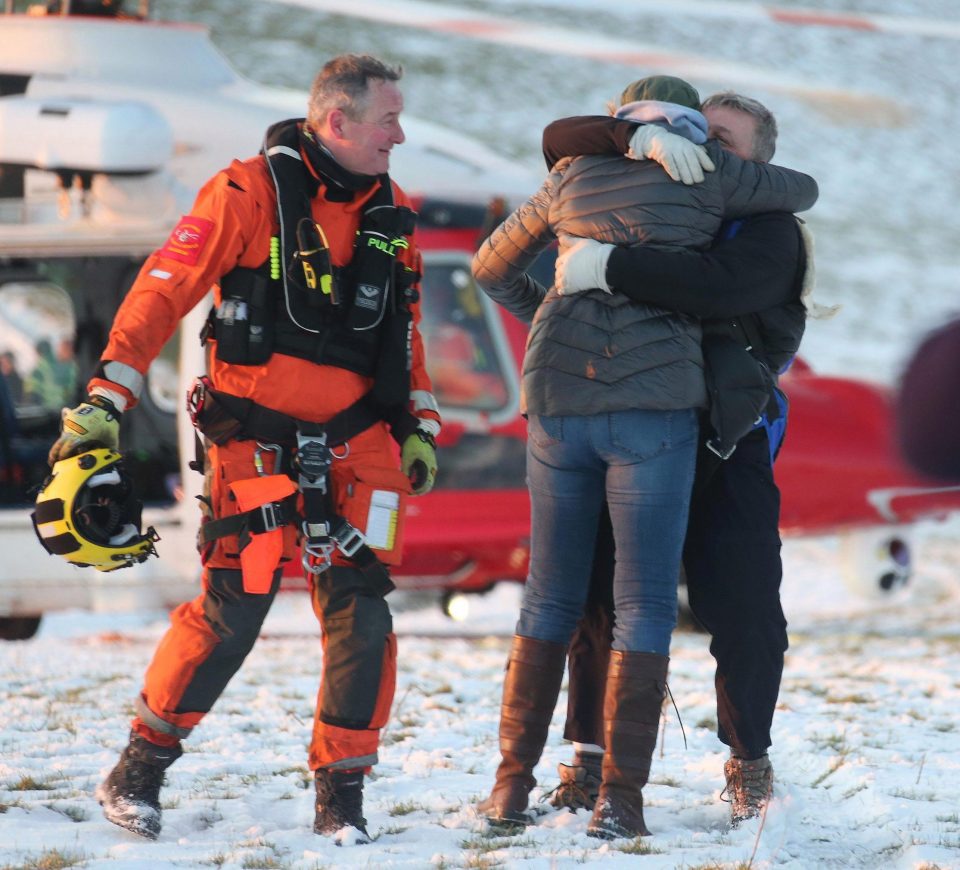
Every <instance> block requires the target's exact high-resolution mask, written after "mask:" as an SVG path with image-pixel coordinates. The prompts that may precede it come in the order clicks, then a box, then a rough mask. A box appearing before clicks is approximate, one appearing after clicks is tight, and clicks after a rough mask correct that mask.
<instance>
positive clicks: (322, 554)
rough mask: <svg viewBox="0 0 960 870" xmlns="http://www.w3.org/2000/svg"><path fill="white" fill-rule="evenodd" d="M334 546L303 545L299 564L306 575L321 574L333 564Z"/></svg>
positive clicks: (328, 544) (326, 544)
mask: <svg viewBox="0 0 960 870" xmlns="http://www.w3.org/2000/svg"><path fill="white" fill-rule="evenodd" d="M333 551H334V545H333V544H331V543H329V539H327V543H316V544H310V543H307V544H304V545H303V555H302V556H301V557H300V564H301V565H303V570H304V571H306V572H307V573H308V574H314V575H317V574H322V573H323V572H324V571H326V570H327V568H329V567H330V565H331V564H332V563H333V558H332V557H333Z"/></svg>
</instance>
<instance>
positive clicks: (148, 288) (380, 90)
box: [50, 55, 440, 842]
mask: <svg viewBox="0 0 960 870" xmlns="http://www.w3.org/2000/svg"><path fill="white" fill-rule="evenodd" d="M400 75H401V72H400V71H399V70H397V69H394V68H392V67H390V66H388V65H386V64H384V63H383V62H381V61H379V60H377V59H376V58H373V57H370V56H366V55H341V56H339V57H336V58H334V59H333V60H331V61H330V62H328V63H327V64H326V65H325V66H324V68H323V69H322V70H321V72H320V73H319V74H318V75H317V77H316V79H315V81H314V83H313V86H312V89H311V93H310V99H309V104H308V115H307V118H306V119H305V120H291V121H287V122H281V123H280V124H276V125H274V126H273V127H271V128H270V130H269V131H268V132H267V136H266V138H265V142H264V149H263V152H262V153H261V154H260V155H258V156H256V157H254V158H252V159H249V160H246V161H243V162H240V161H234V162H233V163H232V164H231V165H230V167H229V168H227V169H225V170H224V171H222V172H220V173H218V174H217V175H216V176H214V177H213V178H212V179H211V180H210V181H209V182H207V184H206V185H205V186H204V187H203V188H202V190H201V191H200V193H199V195H198V197H197V200H196V202H195V204H194V207H193V211H192V213H191V214H190V215H188V216H186V217H184V218H183V219H182V220H181V221H180V223H179V224H178V226H177V227H176V228H175V229H174V231H173V233H172V234H171V236H170V238H169V239H168V241H167V242H166V244H165V245H164V246H163V247H162V248H161V249H159V250H158V251H156V252H155V253H154V254H152V255H151V256H150V257H149V258H148V260H147V261H146V263H145V264H144V266H143V268H142V270H141V272H140V274H139V276H138V278H137V280H136V282H135V284H134V285H133V287H132V288H131V290H130V293H129V294H128V296H127V297H126V299H125V300H124V302H123V304H122V305H121V306H120V309H119V311H118V313H117V316H116V319H115V321H114V324H113V328H112V330H111V333H110V339H109V343H108V345H107V347H106V349H105V350H104V353H103V356H102V358H101V361H100V365H99V368H98V370H97V372H96V374H95V376H94V377H93V379H92V380H91V381H90V383H89V386H88V392H89V397H88V399H87V401H86V402H84V403H82V404H81V405H80V406H79V407H78V408H75V409H72V410H66V409H65V410H64V415H63V424H62V433H61V436H60V438H59V440H58V441H57V442H56V443H55V444H54V446H53V448H52V450H51V455H50V461H51V464H53V462H55V461H57V460H59V459H63V458H65V457H67V456H70V455H75V454H76V453H79V452H83V451H85V450H89V449H91V448H92V447H95V446H112V447H114V448H116V447H117V443H118V422H119V419H120V416H121V413H123V412H125V411H126V410H127V409H129V408H131V407H133V406H134V405H135V404H136V402H137V398H138V395H139V393H140V391H141V388H142V387H143V383H144V377H145V375H146V372H147V369H148V366H149V365H150V363H151V361H152V360H153V359H154V358H155V357H156V356H157V354H158V353H159V351H160V349H161V348H162V347H163V345H164V343H165V342H166V341H167V340H168V339H169V338H170V336H171V335H172V334H173V332H174V330H175V329H176V327H177V324H178V323H179V321H180V320H181V318H183V317H184V316H185V315H186V314H187V313H188V312H189V311H190V310H191V309H192V308H193V307H194V306H195V305H196V304H197V303H199V302H200V301H201V300H202V299H203V298H204V296H205V295H206V294H207V291H208V290H209V289H210V288H211V287H213V288H214V308H213V310H212V311H211V314H210V317H209V319H208V322H207V327H206V328H205V329H204V334H203V336H202V337H203V338H204V340H205V347H206V352H207V371H208V376H207V377H204V378H202V379H200V380H199V381H198V382H197V385H196V387H195V389H194V391H193V394H192V397H191V412H192V414H193V417H194V422H195V424H196V426H197V428H198V429H199V430H200V432H201V434H202V435H203V443H204V446H205V490H204V496H203V499H202V508H201V509H202V513H203V517H202V522H201V527H200V534H199V549H200V555H201V560H202V563H203V575H202V576H203V579H202V591H201V593H200V595H198V597H197V598H196V599H194V600H193V601H190V602H187V603H185V604H182V605H180V606H179V607H178V608H177V609H176V610H175V611H174V612H173V614H172V616H171V623H172V624H171V627H170V628H169V630H168V631H167V633H166V635H165V636H164V637H163V639H162V640H161V641H160V644H159V646H158V648H157V650H156V653H155V654H154V658H153V661H152V662H151V664H150V666H149V668H148V669H147V673H146V677H145V681H144V686H143V689H142V692H141V694H140V696H139V697H138V698H137V704H136V717H135V719H134V720H133V724H132V730H131V734H130V741H129V744H128V746H127V747H126V748H125V749H124V751H123V753H122V755H121V757H120V760H119V762H118V763H117V765H116V766H115V767H114V769H113V770H112V771H111V773H110V775H109V776H108V778H107V779H106V781H105V782H104V783H103V784H102V785H101V786H100V787H99V788H98V789H97V797H98V799H99V800H100V803H101V804H102V805H103V807H104V813H105V815H106V817H107V818H108V819H109V820H110V821H112V822H114V823H115V824H118V825H120V826H122V827H125V828H127V829H129V830H131V831H134V832H135V833H138V834H141V835H142V836H145V837H148V838H151V839H155V838H156V837H157V836H158V835H159V832H160V803H159V792H160V786H161V784H162V782H163V776H164V771H165V770H166V768H167V767H168V766H169V765H170V764H171V763H172V762H173V761H175V760H176V759H177V758H178V757H179V756H180V754H181V752H182V750H181V746H180V743H181V740H182V739H184V738H185V737H187V736H188V735H189V734H190V732H191V730H192V729H193V728H195V727H196V726H197V725H198V724H199V722H200V721H201V719H203V717H204V715H205V714H206V713H207V712H208V711H209V710H210V709H211V707H212V706H213V704H214V702H215V701H216V699H217V698H218V697H219V695H220V694H221V692H222V691H223V689H224V688H225V686H226V685H227V683H228V681H229V680H230V678H231V677H232V676H233V674H234V673H236V671H237V670H238V669H239V667H240V665H241V664H242V662H243V660H244V658H245V657H246V655H247V654H248V652H249V651H250V649H251V648H252V646H253V644H254V642H255V640H256V638H257V635H258V634H259V631H260V628H261V625H262V623H263V620H264V618H265V616H266V614H267V611H268V610H269V608H270V605H271V603H272V601H273V598H274V596H275V595H276V592H277V589H278V587H279V585H280V574H281V567H280V566H281V565H282V564H283V563H284V562H286V561H289V560H290V559H293V558H301V552H302V553H303V556H302V558H303V561H304V566H305V568H306V570H307V578H308V581H309V585H310V589H311V596H312V603H313V607H314V610H315V612H316V614H317V616H318V619H319V621H320V624H321V627H322V629H323V632H322V633H323V670H322V675H321V684H320V692H319V696H318V700H317V709H316V716H315V721H314V726H313V734H312V739H311V741H310V749H309V763H310V767H311V769H312V770H313V771H314V772H315V775H314V780H315V785H316V816H315V822H314V830H315V831H316V832H317V833H320V834H328V835H335V836H337V838H338V841H347V842H366V841H368V836H367V832H366V829H365V824H366V822H365V819H364V818H363V815H362V796H363V778H364V774H365V773H366V772H368V771H369V769H370V766H371V765H372V764H374V763H375V762H376V761H377V748H378V744H379V734H380V729H381V728H382V727H383V726H384V725H385V723H386V721H387V717H388V714H389V711H390V705H391V703H392V699H393V693H394V687H395V682H396V639H395V637H394V635H393V633H392V622H391V616H390V610H389V607H388V606H387V603H386V601H385V600H384V596H385V595H386V593H387V592H389V590H390V589H391V588H392V584H391V583H390V581H389V576H388V571H387V566H389V565H392V564H396V563H397V562H398V561H399V559H400V555H401V547H402V531H403V530H402V525H403V514H404V503H405V500H406V499H407V498H408V497H409V495H410V494H413V495H420V494H423V493H426V492H428V491H429V490H430V488H431V487H432V485H433V481H434V478H435V475H436V468H437V465H436V458H435V445H434V436H435V435H436V434H437V433H438V432H439V429H440V418H439V413H438V409H437V405H436V402H435V400H434V398H433V394H432V388H431V384H430V380H429V377H428V375H427V373H426V370H425V366H424V352H423V345H422V341H421V338H420V334H419V331H418V329H417V323H418V322H419V319H420V310H419V304H418V298H419V291H418V289H417V288H418V281H419V277H420V274H419V271H420V265H421V264H420V255H419V253H418V252H417V249H416V247H415V245H414V243H413V240H412V239H411V238H410V235H411V234H412V232H413V218H414V217H415V215H414V213H413V212H412V211H411V210H410V208H409V200H408V199H407V197H406V195H405V194H404V193H403V191H401V190H400V189H399V188H398V187H397V186H396V185H395V184H393V182H391V181H390V179H389V176H388V175H387V169H388V166H389V159H390V152H391V149H392V148H393V147H394V146H395V145H399V144H400V143H402V142H403V141H404V134H403V130H402V128H401V126H400V121H399V116H400V112H401V110H402V108H403V97H402V94H401V92H400V89H399V87H398V85H397V81H398V80H399V78H400ZM394 441H395V442H396V445H395V444H394V443H393V442H394ZM398 452H399V462H398ZM301 546H302V548H303V549H302V551H301Z"/></svg>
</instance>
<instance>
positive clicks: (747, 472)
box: [564, 429, 787, 758]
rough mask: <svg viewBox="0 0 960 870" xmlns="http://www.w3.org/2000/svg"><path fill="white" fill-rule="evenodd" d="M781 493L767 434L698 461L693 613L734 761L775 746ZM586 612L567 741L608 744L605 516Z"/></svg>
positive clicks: (691, 549) (781, 648)
mask: <svg viewBox="0 0 960 870" xmlns="http://www.w3.org/2000/svg"><path fill="white" fill-rule="evenodd" d="M779 520H780V491H779V489H778V488H777V485H776V483H775V482H774V479H773V469H772V467H771V463H770V453H769V448H768V446H767V435H766V432H764V431H763V430H762V429H761V430H756V431H754V432H751V433H750V434H749V435H747V436H746V437H745V438H743V439H742V440H741V441H740V443H739V444H738V446H737V449H736V451H734V453H733V455H732V456H730V458H729V459H727V460H725V461H723V462H720V461H719V460H717V459H716V457H714V455H713V454H712V453H710V452H709V451H706V450H704V451H703V452H702V454H701V455H700V456H699V457H698V460H697V476H696V479H695V482H694V492H693V499H692V501H691V507H690V518H689V522H688V526H687V537H686V541H685V543H684V553H683V565H684V571H685V574H686V583H687V592H688V596H689V601H690V608H691V610H692V611H693V613H694V616H696V618H697V620H698V621H699V622H700V623H701V625H703V627H704V628H705V629H706V630H707V631H708V632H709V633H710V635H711V643H710V652H711V653H712V654H713V657H714V659H715V660H716V662H717V669H716V676H715V684H716V691H717V736H718V737H719V738H720V740H721V741H722V742H723V743H725V744H727V745H728V746H730V747H731V749H732V751H733V753H734V754H735V755H739V756H741V757H744V758H755V757H757V756H760V755H762V754H763V753H764V752H766V750H767V748H768V747H769V746H770V743H771V740H770V726H771V723H772V721H773V712H774V708H775V707H776V703H777V695H778V693H779V690H780V678H781V675H782V673H783V656H784V653H785V652H786V650H787V623H786V619H785V618H784V615H783V609H782V608H781V606H780V581H781V577H782V574H783V570H782V564H781V561H780V532H779ZM600 522H601V527H600V529H599V533H598V536H597V549H596V553H595V559H594V571H593V576H592V577H591V590H590V595H589V597H588V601H587V611H586V614H585V616H584V619H583V621H582V622H581V624H580V625H579V626H578V628H577V631H576V633H575V635H574V638H573V641H572V643H571V648H570V663H569V666H570V681H569V699H568V706H567V723H566V729H565V731H564V736H565V737H566V738H567V739H568V740H575V741H578V742H582V743H596V744H599V745H603V731H602V728H600V727H598V723H601V722H602V710H603V687H604V682H605V670H606V655H607V654H608V651H609V646H610V639H611V637H612V635H611V633H610V632H611V626H612V621H613V618H614V616H613V613H612V595H611V593H610V589H611V587H612V582H613V559H614V548H613V538H612V534H611V533H610V529H609V520H608V519H605V518H604V517H601V521H600Z"/></svg>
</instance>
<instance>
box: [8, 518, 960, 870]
mask: <svg viewBox="0 0 960 870" xmlns="http://www.w3.org/2000/svg"><path fill="white" fill-rule="evenodd" d="M958 531H960V527H958V525H957V524H954V525H953V527H952V528H950V527H946V528H944V527H940V528H936V529H934V528H931V529H928V530H926V531H925V534H924V535H923V536H922V539H923V548H922V549H923V551H924V553H923V555H925V556H929V557H930V558H929V559H925V560H924V561H925V562H927V563H928V564H930V565H933V566H935V570H929V571H925V572H923V573H922V575H921V576H920V577H919V578H918V579H917V586H916V588H915V589H914V590H913V591H912V593H910V594H906V593H905V594H904V596H903V597H902V598H899V599H894V600H889V601H886V602H865V601H863V600H862V599H857V598H854V597H852V596H851V595H850V594H849V593H847V592H846V590H845V588H844V586H843V584H842V582H841V580H840V578H839V576H838V572H837V567H836V566H837V552H836V542H835V541H832V540H830V539H818V540H815V541H791V542H789V543H788V544H787V547H786V567H787V578H788V580H787V589H786V593H785V599H786V607H787V611H788V614H789V617H790V621H791V632H790V640H791V650H790V652H789V654H788V658H787V667H786V674H785V678H784V683H783V689H782V691H781V697H780V704H779V709H778V712H777V717H776V720H775V728H774V736H775V746H774V753H773V759H774V764H775V765H776V771H777V777H778V782H777V786H776V793H775V800H774V801H773V803H772V804H771V807H770V809H769V812H768V814H767V817H766V820H765V822H764V824H763V825H762V830H761V825H760V824H759V823H756V822H755V823H751V824H747V825H744V826H743V827H742V828H740V829H738V830H735V831H730V830H729V829H728V825H727V819H728V812H729V810H728V807H727V805H726V804H724V803H722V802H721V800H720V797H719V796H720V791H721V788H722V779H723V777H722V766H723V761H724V758H725V755H724V753H723V751H722V749H723V748H722V747H721V745H720V744H719V743H718V741H717V739H716V737H715V736H714V730H715V727H716V714H715V710H714V700H713V690H712V664H711V662H712V660H711V659H710V656H709V654H708V652H707V649H706V641H705V639H704V638H703V636H701V635H696V634H690V633H683V632H681V633H678V634H677V636H676V639H675V642H674V647H673V656H672V669H671V676H670V685H671V689H672V691H673V695H674V697H675V699H676V703H677V705H678V707H679V709H680V714H681V716H682V719H683V725H684V729H685V731H686V739H687V746H686V748H685V747H684V740H683V736H682V734H681V730H680V727H679V726H678V723H677V719H676V717H675V715H674V714H672V713H668V714H667V715H666V717H665V721H664V730H663V735H662V747H661V750H660V751H659V752H658V754H657V756H656V758H655V762H654V769H653V777H652V784H651V785H650V786H649V787H648V788H647V789H646V790H645V801H646V804H647V806H648V807H649V809H648V812H647V822H648V825H649V827H650V828H651V830H652V831H653V832H654V835H653V837H651V838H646V839H644V840H642V841H639V842H632V841H616V842H614V843H609V844H604V843H600V842H598V841H596V840H592V839H590V838H588V837H587V836H586V833H585V832H586V825H587V820H588V816H587V815H586V813H584V812H582V811H581V812H580V813H578V814H576V815H572V814H568V813H566V812H563V813H560V812H555V811H551V812H550V813H548V814H546V815H544V816H543V817H542V819H541V820H540V822H539V824H537V825H536V826H535V827H531V828H530V829H528V830H527V831H525V832H524V833H523V834H521V835H518V836H515V837H492V836H490V835H489V834H488V833H486V832H484V829H483V826H482V824H481V823H480V822H479V821H478V819H477V818H476V816H475V814H474V812H473V810H472V805H473V804H474V803H475V801H476V800H477V799H479V798H480V797H482V796H485V794H486V792H487V791H488V790H489V788H490V785H491V783H492V778H493V773H494V769H495V766H496V761H497V752H496V730H497V714H498V703H499V691H500V684H501V675H502V669H503V664H504V660H505V656H506V651H507V647H508V644H509V639H508V635H509V633H510V631H511V628H512V622H513V618H514V617H513V614H514V613H515V611H516V607H517V602H518V595H517V593H518V592H519V588H518V587H513V586H510V587H505V588H499V587H498V589H496V590H495V591H494V592H493V593H491V595H490V596H489V597H487V598H485V599H479V600H478V601H476V602H475V608H476V610H477V614H476V618H475V619H474V620H472V621H471V622H470V623H469V624H468V628H467V631H468V633H466V634H465V633H463V632H462V631H461V630H460V629H459V628H458V627H457V626H456V625H455V624H453V623H451V622H450V620H448V619H446V617H443V616H442V615H441V614H440V612H439V610H438V609H437V608H436V607H431V606H425V601H424V600H423V599H422V598H415V597H412V596H408V597H406V598H400V599H398V600H397V602H396V608H397V610H398V611H399V612H398V613H397V619H396V622H397V628H398V630H399V632H400V675H399V685H398V689H397V696H396V701H395V704H394V710H393V717H392V721H391V723H390V725H389V727H388V728H387V731H386V735H385V739H384V746H383V749H382V752H381V763H380V764H379V765H378V766H377V768H376V772H375V775H374V776H373V777H372V778H371V780H370V781H369V783H368V785H367V788H366V815H367V819H368V821H369V830H370V832H371V834H373V835H374V836H375V837H376V840H375V842H374V843H373V844H371V845H369V846H363V847H352V848H350V847H338V846H335V845H333V844H331V843H330V842H329V841H327V840H325V839H322V838H319V837H317V836H315V835H313V834H312V833H311V832H310V825H311V824H312V819H313V816H312V809H311V797H312V789H310V780H309V774H308V771H307V767H306V763H305V742H306V739H307V736H308V734H309V729H310V719H311V715H312V710H313V704H314V697H315V692H316V685H317V670H318V659H319V644H318V641H317V637H316V629H315V627H314V623H313V618H312V615H311V614H310V610H309V606H308V603H307V601H306V598H305V597H304V596H302V595H299V594H291V595H288V596H285V597H282V598H281V599H280V600H279V601H278V603H277V605H276V606H275V608H274V611H273V612H272V613H271V615H270V617H269V618H268V621H267V625H266V626H265V630H264V636H263V637H262V638H261V640H260V642H259V643H258V645H257V647H256V648H255V649H254V651H253V653H252V654H251V655H250V657H249V658H248V660H247V662H246V664H245V666H244V668H243V669H242V670H241V672H240V674H239V675H238V677H237V678H236V679H235V680H234V682H233V683H232V684H231V685H230V686H229V687H228V689H227V691H226V693H225V694H224V696H223V697H222V698H221V700H220V703H219V704H218V705H217V707H216V708H215V710H214V712H213V713H212V714H210V715H209V716H208V717H207V718H206V719H205V720H204V722H203V724H202V725H201V727H200V728H198V729H197V731H196V732H195V734H194V736H193V737H192V738H191V739H190V740H189V741H188V742H187V744H186V749H187V751H186V753H185V755H184V756H183V758H181V759H180V760H179V761H178V762H177V763H176V764H175V765H174V766H173V767H172V768H171V769H170V771H169V773H168V783H169V784H168V786H167V788H166V789H165V791H164V793H163V802H164V830H163V832H162V834H161V837H160V840H159V841H158V842H155V843H152V842H147V841H144V840H142V839H140V838H138V837H135V836H134V835H132V834H128V833H126V832H124V831H121V830H120V829H118V828H115V827H114V826H113V825H110V824H109V823H108V822H106V821H105V820H104V819H103V818H102V816H101V814H100V808H99V806H97V803H96V801H95V800H94V798H93V789H94V787H95V786H96V784H97V783H98V782H99V780H100V779H101V778H102V777H103V776H104V775H105V774H106V772H107V771H108V770H109V768H110V767H111V766H112V764H113V763H114V761H115V759H116V755H117V753H118V751H119V749H120V748H121V747H122V745H123V743H124V741H125V735H126V728H127V721H128V718H129V716H130V713H131V706H132V700H133V698H134V696H135V695H136V692H137V690H138V688H139V685H140V677H141V674H142V671H143V669H144V667H145V666H146V664H147V662H148V660H149V658H150V655H151V654H152V651H153V648H154V646H155V644H156V641H157V639H158V638H159V636H160V634H161V632H162V631H163V630H164V627H165V618H164V616H163V615H162V614H159V613H157V614H144V615H142V616H139V617H132V616H126V617H106V616H102V615H93V614H85V613H75V612H69V613H64V614H60V615H57V616H52V617H49V618H48V619H47V621H46V623H45V624H44V626H43V628H42V629H41V634H40V636H39V637H38V638H36V639H34V640H32V641H29V642H26V643H21V644H6V645H5V646H3V647H2V648H0V867H5V868H6V867H10V868H37V870H40V868H53V867H61V866H69V865H70V863H73V864H74V865H75V866H82V867H85V868H101V867H109V868H111V870H126V868H130V870H134V868H135V870H156V868H183V867H190V868H200V867H209V866H219V867H223V868H291V870H292V868H305V870H306V868H310V870H314V868H322V867H353V866H357V867H393V868H404V867H409V868H429V867H448V868H453V867H474V868H485V867H495V866H506V867H524V868H530V870H535V868H543V870H546V868H555V867H573V866H576V865H580V864H596V865H597V866H601V867H606V866H624V867H627V866H633V865H637V866H643V867H649V868H675V867H684V868H704V870H705V868H721V867H730V868H735V867H740V866H747V863H748V862H749V861H750V860H751V857H752V856H754V852H755V857H753V861H754V863H753V866H754V867H783V868H799V870H812V868H833V867H862V868H888V867H891V868H893V867H898V868H914V870H916V868H921V867H924V868H927V870H932V868H934V867H939V868H948V867H954V868H956V867H960V858H958V856H960V815H958V808H960V800H958V798H960V788H958V783H960V752H958V749H960V738H958V726H957V717H956V710H957V708H958V705H960V664H958V662H960V614H958V612H957V608H956V603H957V600H958V599H960V588H958V584H957V580H956V578H957V576H958V572H960V557H958V554H957V551H956V547H955V545H954V540H955V537H956V534H957V532H958ZM561 729H562V709H560V710H558V713H557V715H556V716H555V718H554V722H553V726H552V731H551V740H550V743H549V746H548V749H547V752H546V754H545V756H544V759H543V761H542V762H541V765H540V767H539V768H538V778H539V779H540V782H541V784H542V786H544V788H545V789H547V788H550V787H552V785H554V784H555V783H556V779H555V768H556V764H557V762H559V761H566V760H568V756H569V749H568V748H566V747H564V746H563V745H562V741H561V739H560V732H561ZM541 791H542V790H541V789H539V788H538V790H537V791H536V792H535V797H536V796H539V795H540V794H541ZM639 856H643V857H642V858H641V857H639ZM55 859H59V860H60V861H61V862H62V863H54V860H55ZM44 861H46V862H47V863H44Z"/></svg>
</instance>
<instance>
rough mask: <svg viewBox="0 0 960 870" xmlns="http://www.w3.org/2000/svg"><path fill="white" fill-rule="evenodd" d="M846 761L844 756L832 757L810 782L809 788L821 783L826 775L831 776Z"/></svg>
mask: <svg viewBox="0 0 960 870" xmlns="http://www.w3.org/2000/svg"><path fill="white" fill-rule="evenodd" d="M845 763H846V758H845V757H844V756H842V755H841V756H840V757H839V758H834V759H833V761H831V762H830V766H829V767H828V768H827V769H826V770H825V771H824V772H823V773H821V774H820V776H818V777H817V778H816V779H815V780H814V781H813V782H811V783H810V788H816V787H817V786H818V785H820V784H821V783H823V782H824V781H825V780H826V779H827V778H828V777H831V776H833V775H834V774H835V773H836V772H837V771H838V770H839V769H840V768H841V767H843V765H844V764H845Z"/></svg>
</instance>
